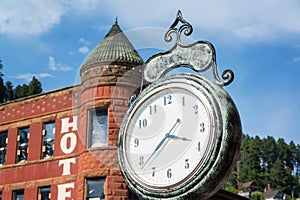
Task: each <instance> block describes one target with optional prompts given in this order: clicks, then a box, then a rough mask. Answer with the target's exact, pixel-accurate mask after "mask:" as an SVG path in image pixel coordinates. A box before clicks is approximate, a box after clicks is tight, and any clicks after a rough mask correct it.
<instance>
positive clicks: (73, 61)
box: [0, 0, 300, 143]
mask: <svg viewBox="0 0 300 200" xmlns="http://www.w3.org/2000/svg"><path fill="white" fill-rule="evenodd" d="M178 9H180V10H181V11H182V13H183V16H184V18H185V19H186V20H187V21H188V22H190V23H191V24H192V26H193V28H194V32H193V34H192V35H191V38H192V40H193V41H197V40H208V41H210V42H212V43H213V44H214V46H215V48H216V51H217V64H218V69H219V71H220V72H222V71H224V70H225V69H227V68H229V69H232V70H233V71H234V73H235V80H234V82H233V83H232V84H231V85H229V86H227V87H225V89H226V90H227V91H228V93H229V94H230V95H231V96H232V98H233V99H234V101H235V103H236V105H237V107H238V109H239V112H240V115H241V119H242V125H243V132H244V133H247V134H250V135H252V136H255V135H259V136H260V137H265V136H267V135H272V136H274V137H275V138H276V139H277V138H279V137H283V138H285V140H286V141H287V142H289V141H291V140H294V142H295V143H300V123H299V119H300V118H299V115H298V112H299V111H300V84H299V74H300V20H299V19H300V12H299V11H300V1H298V0H286V1H282V0H249V1H234V0H226V1H225V0H223V1H222V0H217V1H201V0H200V1H199V0H192V1H174V0H172V1H171V0H166V1H158V0H153V1H140V0H131V1H124V0H110V1H108V0H101V1H97V0H73V1H66V0H61V1H58V0H43V1H40V0H22V1H20V0H0V45H1V48H0V58H1V60H2V62H3V65H4V70H3V73H4V74H5V77H4V78H5V80H10V81H12V82H13V84H14V86H16V85H18V84H23V83H28V81H29V80H30V79H31V78H32V76H36V77H38V79H39V80H40V81H41V82H42V84H43V89H44V91H45V92H48V91H52V90H56V89H60V88H64V87H68V86H72V85H74V83H75V82H76V79H77V78H76V77H78V70H79V68H80V66H81V64H82V63H83V62H84V60H85V58H86V57H87V56H88V55H89V53H91V51H92V50H93V49H94V48H95V47H96V45H97V44H98V43H99V42H100V41H101V40H102V38H103V37H104V36H105V34H106V33H107V32H108V30H109V29H110V27H111V25H112V24H113V23H114V22H115V18H116V17H118V22H119V25H120V27H121V28H122V30H123V31H124V32H125V33H126V35H127V36H128V37H129V39H130V40H131V42H132V43H133V45H134V46H135V47H136V48H137V50H138V51H139V52H140V54H141V55H142V57H143V58H144V59H145V60H146V59H147V58H148V57H149V55H151V53H154V52H158V49H159V50H162V51H164V50H167V49H169V48H170V47H171V46H172V45H170V44H165V42H164V40H163V34H164V33H165V31H166V30H167V28H168V27H169V26H170V25H171V24H172V23H173V21H174V19H175V16H176V14H177V10H178ZM149 49H155V51H152V50H149Z"/></svg>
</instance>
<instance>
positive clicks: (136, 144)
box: [134, 138, 140, 148]
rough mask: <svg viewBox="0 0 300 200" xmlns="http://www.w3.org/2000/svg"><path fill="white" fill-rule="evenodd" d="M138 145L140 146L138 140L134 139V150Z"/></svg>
mask: <svg viewBox="0 0 300 200" xmlns="http://www.w3.org/2000/svg"><path fill="white" fill-rule="evenodd" d="M139 145H140V141H139V139H137V138H135V139H134V147H135V148H136V147H138V146H139Z"/></svg>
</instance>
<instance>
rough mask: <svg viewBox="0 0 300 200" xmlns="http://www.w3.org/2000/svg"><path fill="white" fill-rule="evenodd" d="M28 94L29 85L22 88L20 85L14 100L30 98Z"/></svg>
mask: <svg viewBox="0 0 300 200" xmlns="http://www.w3.org/2000/svg"><path fill="white" fill-rule="evenodd" d="M28 93H29V86H28V85H26V84H23V85H22V86H21V85H18V86H17V87H16V89H15V90H14V99H20V98H23V97H26V96H29V95H28Z"/></svg>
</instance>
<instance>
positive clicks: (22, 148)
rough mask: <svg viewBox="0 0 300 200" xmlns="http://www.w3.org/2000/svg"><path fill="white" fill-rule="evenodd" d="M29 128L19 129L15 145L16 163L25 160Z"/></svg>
mask: <svg viewBox="0 0 300 200" xmlns="http://www.w3.org/2000/svg"><path fill="white" fill-rule="evenodd" d="M28 136H29V127H26V128H22V129H19V134H18V144H17V163H18V162H21V161H26V160H27V153H28V151H27V150H28V149H27V148H28Z"/></svg>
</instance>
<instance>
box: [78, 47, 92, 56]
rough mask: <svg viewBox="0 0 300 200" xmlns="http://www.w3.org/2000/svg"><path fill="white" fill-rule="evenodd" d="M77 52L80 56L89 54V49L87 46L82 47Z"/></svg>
mask: <svg viewBox="0 0 300 200" xmlns="http://www.w3.org/2000/svg"><path fill="white" fill-rule="evenodd" d="M78 52H79V53H82V54H88V53H89V52H90V49H89V48H88V47H87V46H83V47H80V48H79V49H78Z"/></svg>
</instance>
